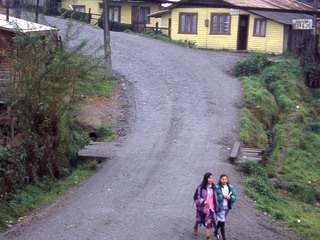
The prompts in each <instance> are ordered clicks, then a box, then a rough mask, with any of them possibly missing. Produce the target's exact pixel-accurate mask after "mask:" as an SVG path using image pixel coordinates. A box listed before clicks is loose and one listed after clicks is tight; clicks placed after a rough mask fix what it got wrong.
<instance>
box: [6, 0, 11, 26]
mask: <svg viewBox="0 0 320 240" xmlns="http://www.w3.org/2000/svg"><path fill="white" fill-rule="evenodd" d="M6 8H7V9H6V20H7V21H8V22H9V15H10V13H9V10H10V1H9V0H7V1H6Z"/></svg>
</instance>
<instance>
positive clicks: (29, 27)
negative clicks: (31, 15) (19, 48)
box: [0, 14, 59, 33]
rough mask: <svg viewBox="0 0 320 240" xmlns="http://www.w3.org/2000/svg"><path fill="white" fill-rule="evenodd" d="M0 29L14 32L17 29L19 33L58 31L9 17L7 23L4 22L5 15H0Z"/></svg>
mask: <svg viewBox="0 0 320 240" xmlns="http://www.w3.org/2000/svg"><path fill="white" fill-rule="evenodd" d="M0 29H3V30H6V31H9V32H16V31H17V29H19V30H20V31H22V32H24V33H27V32H44V31H58V30H59V29H57V28H53V27H48V26H45V25H42V24H38V23H34V22H29V21H26V20H23V19H19V18H15V17H11V16H10V17H9V22H8V21H7V20H6V15H3V14H0Z"/></svg>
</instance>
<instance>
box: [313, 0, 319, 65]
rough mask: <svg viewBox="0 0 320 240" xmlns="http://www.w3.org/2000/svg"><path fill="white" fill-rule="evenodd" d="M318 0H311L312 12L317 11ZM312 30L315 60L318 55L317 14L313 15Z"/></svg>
mask: <svg viewBox="0 0 320 240" xmlns="http://www.w3.org/2000/svg"><path fill="white" fill-rule="evenodd" d="M317 8H318V0H313V11H315V12H316V11H317ZM313 28H314V53H313V54H314V57H315V59H317V57H318V55H319V53H318V41H317V38H318V36H317V14H313Z"/></svg>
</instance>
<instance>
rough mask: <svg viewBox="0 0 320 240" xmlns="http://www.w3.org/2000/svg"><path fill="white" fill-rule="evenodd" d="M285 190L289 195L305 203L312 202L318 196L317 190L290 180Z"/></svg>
mask: <svg viewBox="0 0 320 240" xmlns="http://www.w3.org/2000/svg"><path fill="white" fill-rule="evenodd" d="M286 190H287V191H288V192H290V193H291V196H292V197H294V198H295V199H298V200H300V201H303V202H306V203H314V202H315V201H316V200H317V197H318V198H319V193H318V194H317V190H316V189H315V188H313V187H310V186H306V185H303V186H302V185H299V184H296V183H293V182H291V183H289V184H288V186H287V188H286ZM317 195H318V196H317Z"/></svg>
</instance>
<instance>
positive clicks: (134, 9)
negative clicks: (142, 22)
mask: <svg viewBox="0 0 320 240" xmlns="http://www.w3.org/2000/svg"><path fill="white" fill-rule="evenodd" d="M138 21H139V7H138V6H131V23H134V22H138Z"/></svg>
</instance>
